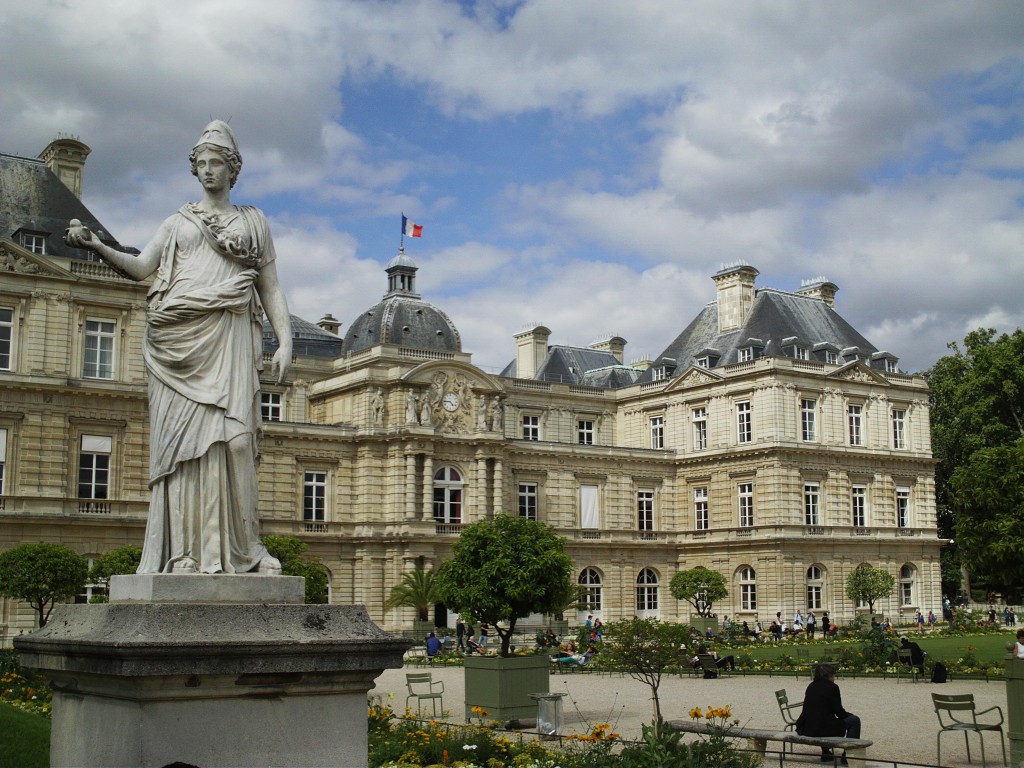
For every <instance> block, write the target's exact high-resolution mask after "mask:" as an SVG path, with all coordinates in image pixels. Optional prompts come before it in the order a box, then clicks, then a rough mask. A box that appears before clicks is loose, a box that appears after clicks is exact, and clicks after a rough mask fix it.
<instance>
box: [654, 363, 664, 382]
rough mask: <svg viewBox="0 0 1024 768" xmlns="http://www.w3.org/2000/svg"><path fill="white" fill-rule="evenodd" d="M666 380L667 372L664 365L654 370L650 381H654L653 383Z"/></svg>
mask: <svg viewBox="0 0 1024 768" xmlns="http://www.w3.org/2000/svg"><path fill="white" fill-rule="evenodd" d="M667 378H668V371H666V370H665V366H664V365H659V366H657V367H656V368H655V369H654V372H653V373H652V374H651V379H652V380H654V381H664V380H665V379H667Z"/></svg>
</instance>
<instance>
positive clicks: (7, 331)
mask: <svg viewBox="0 0 1024 768" xmlns="http://www.w3.org/2000/svg"><path fill="white" fill-rule="evenodd" d="M13 345H14V310H13V309H11V308H10V307H0V371H9V370H11V354H12V352H13V351H14V350H13Z"/></svg>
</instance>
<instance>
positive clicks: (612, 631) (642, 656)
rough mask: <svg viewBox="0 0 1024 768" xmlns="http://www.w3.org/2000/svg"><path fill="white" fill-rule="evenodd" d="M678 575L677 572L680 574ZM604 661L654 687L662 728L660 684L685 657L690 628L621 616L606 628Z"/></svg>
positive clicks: (657, 718)
mask: <svg viewBox="0 0 1024 768" xmlns="http://www.w3.org/2000/svg"><path fill="white" fill-rule="evenodd" d="M677 575H678V574H677ZM603 634H604V640H605V642H604V643H603V644H602V646H601V663H602V664H608V665H609V666H610V667H611V668H613V669H624V670H626V673H627V674H628V675H629V676H630V677H632V678H633V679H634V680H637V681H639V682H641V683H646V684H647V685H649V686H650V688H651V699H652V700H653V702H654V725H655V728H658V729H659V730H660V727H661V723H662V717H661V701H660V700H659V698H658V687H659V686H660V685H661V675H662V673H663V672H664V671H665V669H666V668H667V667H670V666H672V665H676V664H679V663H680V659H685V658H686V656H687V654H686V650H685V648H686V644H687V643H688V642H690V628H689V627H688V626H687V625H685V624H675V623H672V622H661V621H658V620H657V619H622V620H620V621H614V622H612V623H610V624H607V625H606V626H605V628H604V632H603Z"/></svg>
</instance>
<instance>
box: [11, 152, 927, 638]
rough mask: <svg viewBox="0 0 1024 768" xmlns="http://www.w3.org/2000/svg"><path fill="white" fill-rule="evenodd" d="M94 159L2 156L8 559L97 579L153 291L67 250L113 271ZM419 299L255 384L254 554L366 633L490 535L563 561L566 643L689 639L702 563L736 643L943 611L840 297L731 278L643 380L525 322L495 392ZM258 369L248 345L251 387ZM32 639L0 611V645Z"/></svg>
mask: <svg viewBox="0 0 1024 768" xmlns="http://www.w3.org/2000/svg"><path fill="white" fill-rule="evenodd" d="M88 152H89V149H88V147H86V146H85V145H84V144H82V143H81V142H80V141H77V140H75V139H68V138H58V139H57V140H55V141H54V142H52V143H51V144H50V145H49V146H48V147H47V148H46V150H44V152H43V153H42V155H41V156H40V158H39V159H33V158H23V157H16V156H12V155H0V549H6V548H9V547H11V546H14V545H15V544H18V543H21V542H26V541H50V542H58V543H63V544H66V545H68V546H70V547H72V548H74V549H75V550H76V551H78V552H79V553H81V554H82V555H83V556H85V557H88V558H93V557H96V556H98V555H100V554H102V553H104V552H106V551H108V550H110V549H112V548H114V547H118V546H121V545H124V544H129V543H134V544H141V542H142V538H143V531H144V528H145V521H146V511H147V505H148V487H147V480H148V455H149V453H148V451H149V448H148V430H149V418H148V414H147V396H146V374H145V371H144V367H143V361H142V353H141V339H142V336H143V334H144V332H145V323H146V291H147V285H146V284H145V283H135V282H132V281H130V280H127V279H124V278H122V277H120V276H119V275H118V273H116V272H115V271H114V270H112V269H110V268H109V267H107V266H106V265H104V264H103V263H101V262H98V261H96V260H94V258H88V256H89V254H87V253H86V252H84V251H76V250H74V249H69V248H68V247H67V246H66V245H65V244H64V242H63V239H62V236H63V231H64V228H65V227H66V226H67V222H68V220H70V219H72V218H77V219H80V220H81V221H82V222H83V223H84V224H85V225H86V226H88V227H89V228H91V229H93V231H95V232H97V233H99V234H100V236H101V238H102V239H104V240H105V241H106V242H108V243H110V244H111V245H114V246H116V247H121V246H118V245H117V242H116V240H114V238H113V237H112V236H110V235H108V234H107V233H106V232H105V230H104V228H103V226H102V224H101V223H100V222H98V221H96V219H95V217H93V216H92V214H91V213H90V212H89V211H88V209H87V208H86V207H85V206H84V205H83V204H82V202H81V200H80V194H81V189H82V180H83V173H84V168H85V159H86V156H87V155H88ZM282 258H285V259H287V254H282ZM416 273H417V267H416V264H415V262H414V261H413V259H411V258H410V257H409V255H408V254H406V253H404V252H403V251H400V252H399V253H398V254H397V255H396V256H395V257H394V258H393V259H392V260H391V261H390V262H389V263H388V264H387V266H386V267H385V269H384V275H382V281H381V283H382V288H385V289H386V290H385V292H384V296H383V298H382V299H381V300H380V301H379V302H378V303H376V304H375V305H374V306H372V307H370V308H367V309H365V311H363V312H362V313H361V314H357V312H358V310H359V309H361V308H356V307H353V308H351V309H352V310H354V311H353V312H352V314H351V315H350V316H349V317H347V318H342V321H339V320H336V319H335V318H334V317H332V316H331V315H325V316H324V317H323V318H322V319H321V320H320V321H319V322H317V323H312V322H308V321H306V320H303V319H301V318H298V317H294V316H293V320H292V321H293V335H294V337H295V338H294V356H295V361H294V365H293V368H292V371H291V373H290V375H289V380H288V381H287V383H286V384H285V385H281V386H279V385H277V384H276V383H273V382H271V381H269V380H265V381H264V382H263V391H262V393H261V398H262V412H263V418H264V437H263V441H262V444H261V459H260V465H259V477H260V495H261V496H260V505H261V512H260V513H261V521H262V530H263V533H265V534H284V535H295V536H298V537H300V538H301V539H303V540H304V541H305V542H306V543H307V544H308V545H309V552H310V554H312V555H315V556H316V557H319V558H320V559H321V560H322V561H323V562H324V564H325V565H326V566H327V568H328V569H329V571H330V600H331V602H334V603H363V604H365V605H366V606H367V608H368V610H369V612H370V615H371V617H372V618H373V619H374V620H375V621H376V622H377V623H379V624H380V625H381V626H383V627H385V628H388V629H396V630H397V629H404V628H409V627H411V626H412V621H413V619H414V615H413V610H412V609H408V608H405V609H393V610H385V609H384V602H385V600H386V599H387V597H388V595H389V593H390V590H391V588H392V587H393V586H394V585H396V584H398V583H399V581H400V579H401V576H402V574H403V573H404V572H406V571H409V570H411V569H414V568H417V567H424V568H431V567H436V566H437V565H439V564H440V563H441V562H443V561H444V559H445V558H446V557H447V556H448V554H449V552H450V550H451V546H452V544H453V543H454V542H455V541H456V540H457V539H458V536H459V532H460V530H461V527H462V526H463V525H466V524H468V523H473V522H475V521H478V520H484V519H487V518H490V517H492V516H494V515H496V514H502V513H503V514H512V515H523V516H526V517H530V518H536V519H538V520H542V521H544V522H545V523H547V524H549V525H551V526H553V527H554V528H555V529H556V530H557V531H558V532H559V533H560V534H561V535H562V536H564V537H565V540H566V543H567V548H568V551H569V553H570V555H571V557H572V559H573V561H574V563H575V566H576V575H577V579H578V582H579V584H580V585H581V586H582V587H583V595H584V598H583V601H582V603H581V605H580V606H579V614H578V615H579V616H580V617H583V618H585V617H586V615H587V614H588V613H592V614H594V615H597V616H601V617H602V619H603V620H604V621H606V622H607V621H613V620H615V619H618V618H623V617H628V616H641V617H643V616H657V617H660V618H663V619H669V620H682V621H685V620H687V619H688V618H689V616H690V612H691V609H690V606H689V605H688V604H687V603H685V602H683V603H681V602H679V601H677V600H675V599H674V598H673V597H672V596H671V594H670V593H669V589H668V585H669V582H670V580H671V578H672V576H673V574H675V573H676V571H678V570H680V569H685V568H692V567H694V566H697V565H704V566H707V567H709V568H712V569H714V570H717V571H719V572H720V573H722V574H723V575H724V576H725V577H726V579H727V581H728V584H729V597H728V598H727V599H726V600H725V601H723V602H721V603H718V604H716V605H715V610H716V612H717V613H718V614H719V615H722V614H728V615H729V616H730V617H733V618H735V619H737V620H748V621H752V620H753V619H754V617H755V616H757V617H760V618H761V619H762V620H763V621H765V623H767V620H768V619H769V618H771V617H773V616H774V614H775V612H776V611H782V613H783V616H784V617H786V618H787V620H788V619H789V618H791V617H792V614H793V613H794V612H795V611H796V610H797V609H801V610H802V611H804V612H806V611H807V610H814V611H815V612H816V613H817V614H818V615H820V613H821V612H822V611H825V610H827V611H829V612H830V615H831V617H832V618H833V620H838V621H839V622H840V623H842V622H845V621H848V620H850V619H851V618H852V617H853V615H854V613H855V612H856V611H857V610H858V609H859V608H860V607H858V606H855V605H853V604H852V603H851V602H850V601H849V600H848V599H847V597H846V596H845V594H844V584H845V580H846V577H847V575H848V574H849V573H850V572H851V570H852V569H854V568H855V567H857V566H858V565H860V564H862V563H867V564H871V565H874V566H877V567H881V568H885V569H886V570H888V571H889V572H890V573H891V574H892V575H893V576H894V578H895V579H896V584H897V587H896V591H895V592H894V594H893V595H892V597H891V598H888V599H887V600H883V601H881V602H880V603H876V606H875V608H876V610H879V611H881V612H883V613H885V614H886V615H887V616H890V617H892V618H893V619H899V618H901V617H902V618H909V617H910V616H912V615H913V613H914V611H915V610H916V609H921V610H922V611H927V610H929V609H935V610H938V608H939V606H940V599H941V598H940V593H939V583H940V579H939V547H940V544H941V543H942V542H941V540H940V539H939V538H938V535H937V530H936V518H935V489H934V472H933V466H934V462H933V459H932V455H931V444H930V431H929V416H928V389H927V384H926V382H925V380H924V378H923V377H922V376H920V375H911V374H907V373H904V372H901V371H900V370H899V365H898V363H899V360H898V358H897V357H896V356H895V355H894V354H891V353H889V352H887V351H883V350H879V349H877V348H875V347H874V346H873V345H872V344H871V343H870V342H869V341H868V340H867V339H865V338H864V337H863V336H861V335H860V334H859V333H858V332H857V331H856V330H855V329H854V328H852V327H851V326H850V325H849V324H848V323H847V322H846V321H845V320H843V318H842V317H841V316H840V315H839V314H838V313H837V311H836V308H835V296H836V292H837V291H838V287H837V286H836V285H835V284H833V283H831V282H829V281H828V280H826V279H824V278H817V279H812V280H808V281H806V282H805V283H803V284H802V285H801V286H800V287H799V288H796V289H795V290H791V291H785V290H775V289H770V288H758V287H757V284H756V281H757V278H758V271H757V270H756V269H755V268H754V267H752V266H750V265H747V264H736V265H734V266H729V267H725V268H723V269H721V270H720V271H719V272H717V273H716V274H714V275H713V276H712V281H713V290H712V288H711V286H710V285H709V291H708V293H709V299H710V300H711V301H710V303H708V304H707V305H706V306H704V307H699V308H695V309H694V311H693V313H692V314H693V316H694V319H693V320H692V322H690V323H689V325H688V326H686V327H685V328H684V329H682V330H681V331H680V333H679V335H678V336H677V337H676V338H675V339H674V340H671V341H670V342H669V343H667V345H666V347H665V350H664V352H662V354H660V355H659V356H658V357H657V358H656V359H654V360H653V361H644V362H641V363H632V364H631V363H629V362H626V357H625V347H626V341H625V340H624V339H622V338H619V337H615V336H613V337H610V338H606V339H602V340H600V341H598V342H596V343H593V344H590V345H589V346H585V347H573V346H564V345H557V344H551V343H549V340H550V337H551V330H550V329H548V328H546V327H544V326H543V325H540V324H534V325H531V326H529V327H527V328H524V329H522V330H520V331H518V332H516V333H513V334H510V335H511V339H510V344H509V357H510V358H511V359H510V362H509V364H508V366H507V367H506V368H505V369H504V370H503V371H502V372H501V374H500V375H494V374H489V373H486V372H485V371H483V370H481V369H480V368H478V367H477V366H475V365H474V364H473V362H472V356H471V354H470V353H469V352H466V351H463V349H462V340H461V336H460V334H459V331H458V329H457V328H456V327H455V325H454V324H453V323H452V321H451V319H450V318H449V317H448V316H447V315H446V314H445V313H444V311H443V310H442V309H440V308H438V307H436V306H434V305H432V304H431V303H430V302H429V301H427V300H425V299H424V298H423V297H422V296H421V295H420V294H419V293H418V292H417V290H416ZM343 322H347V327H346V330H344V332H343V331H342V326H343ZM276 343H277V340H276V338H275V337H274V334H273V332H272V331H271V330H270V327H269V325H267V326H266V329H265V334H264V353H265V356H266V359H267V361H269V359H270V356H271V355H272V353H273V351H274V349H275V348H276ZM267 375H269V366H268V370H267ZM100 587H101V585H93V586H91V587H89V588H88V590H87V593H86V594H85V595H83V596H81V597H80V599H83V600H84V599H87V598H88V594H89V592H91V591H92V590H95V589H99V588H100ZM568 618H570V620H574V619H576V618H577V615H576V614H575V612H574V613H573V615H570V616H569V617H568ZM435 619H436V620H437V622H438V623H439V624H444V623H445V622H446V621H449V622H450V620H451V617H450V616H448V615H447V612H446V611H445V608H444V606H440V605H439V606H438V607H437V611H436V615H435ZM540 619H541V617H534V620H536V621H539V620H540ZM33 622H34V615H33V613H32V612H31V611H30V610H29V608H28V606H26V605H23V604H21V603H18V602H17V601H13V600H7V599H2V598H0V632H2V634H3V642H4V644H9V642H10V638H11V637H12V636H14V635H17V634H19V633H21V632H25V631H28V630H30V629H31V628H32V627H33ZM452 625H453V624H451V623H449V626H452Z"/></svg>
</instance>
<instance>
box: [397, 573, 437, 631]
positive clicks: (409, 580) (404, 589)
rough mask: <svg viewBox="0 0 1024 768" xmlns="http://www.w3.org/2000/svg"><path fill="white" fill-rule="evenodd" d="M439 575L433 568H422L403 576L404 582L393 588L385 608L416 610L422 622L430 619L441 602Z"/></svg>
mask: <svg viewBox="0 0 1024 768" xmlns="http://www.w3.org/2000/svg"><path fill="white" fill-rule="evenodd" d="M436 577H437V573H436V572H435V571H434V569H433V568H431V569H430V570H429V571H425V570H423V569H422V568H416V569H415V570H412V571H408V572H406V573H403V574H402V581H401V583H399V584H396V585H395V586H394V587H392V588H391V596H390V597H388V600H387V602H386V603H384V607H385V608H388V609H390V608H415V609H416V613H417V615H418V616H419V618H420V621H427V620H428V619H429V618H430V609H431V607H432V606H433V605H434V604H435V603H439V602H441V595H440V593H439V592H438V589H437V579H436Z"/></svg>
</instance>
